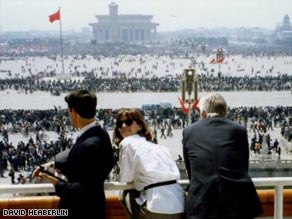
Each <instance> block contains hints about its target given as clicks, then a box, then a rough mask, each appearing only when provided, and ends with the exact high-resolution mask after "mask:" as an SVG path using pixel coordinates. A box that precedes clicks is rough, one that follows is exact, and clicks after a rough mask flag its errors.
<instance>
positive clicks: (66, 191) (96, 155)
mask: <svg viewBox="0 0 292 219" xmlns="http://www.w3.org/2000/svg"><path fill="white" fill-rule="evenodd" d="M72 150H73V149H72ZM68 159H69V160H68V161H67V162H68V164H67V165H64V163H62V165H60V166H59V164H58V162H56V163H55V166H56V168H57V169H58V168H62V167H63V168H64V167H66V168H68V169H60V170H61V172H64V173H65V175H66V176H67V178H68V180H69V182H68V183H63V182H58V183H57V184H56V194H57V195H58V196H60V197H62V196H68V195H69V196H75V195H76V196H82V193H84V192H90V191H88V189H90V190H92V193H94V192H95V191H96V188H99V189H101V188H102V189H103V183H104V181H105V179H106V177H107V176H108V174H109V172H110V170H111V168H112V166H113V153H112V147H111V144H110V142H109V143H107V141H100V139H99V141H96V138H90V139H87V140H86V141H85V142H82V143H81V144H80V145H78V147H77V149H76V150H75V151H72V154H71V155H70V156H69V157H68ZM60 164H61V163H60Z"/></svg>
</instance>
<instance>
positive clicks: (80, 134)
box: [77, 121, 98, 138]
mask: <svg viewBox="0 0 292 219" xmlns="http://www.w3.org/2000/svg"><path fill="white" fill-rule="evenodd" d="M97 125H98V122H97V121H93V122H91V123H89V124H88V125H86V126H84V127H83V128H82V129H80V131H79V133H78V135H77V138H79V137H80V136H82V135H83V133H84V132H86V131H87V130H88V129H90V128H92V127H94V126H97Z"/></svg>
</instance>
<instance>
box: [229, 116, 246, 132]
mask: <svg viewBox="0 0 292 219" xmlns="http://www.w3.org/2000/svg"><path fill="white" fill-rule="evenodd" d="M226 121H227V122H228V123H229V124H230V125H231V126H233V127H234V128H236V129H238V130H241V131H246V128H245V127H244V126H243V125H242V124H239V123H238V122H235V121H232V120H230V119H228V118H226Z"/></svg>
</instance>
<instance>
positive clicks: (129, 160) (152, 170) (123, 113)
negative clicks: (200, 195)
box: [113, 108, 185, 219]
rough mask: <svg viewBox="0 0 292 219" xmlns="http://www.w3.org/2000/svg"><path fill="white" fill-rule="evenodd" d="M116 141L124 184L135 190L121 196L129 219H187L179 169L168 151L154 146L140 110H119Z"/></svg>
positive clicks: (115, 130) (127, 191)
mask: <svg viewBox="0 0 292 219" xmlns="http://www.w3.org/2000/svg"><path fill="white" fill-rule="evenodd" d="M113 139H114V142H115V143H116V144H117V145H118V146H119V147H120V160H119V161H120V182H122V183H133V185H134V188H135V190H125V191H123V194H122V196H121V202H122V204H123V206H124V208H125V210H126V212H127V214H128V217H129V218H133V219H134V218H135V219H144V218H158V219H181V218H183V217H184V198H185V195H184V191H183V189H182V188H181V186H180V185H179V184H178V183H177V181H176V180H178V179H179V178H180V173H179V170H178V167H177V165H176V163H175V161H174V159H173V158H172V156H171V154H170V152H169V150H168V149H167V148H166V147H164V146H161V145H157V144H154V143H153V142H152V133H151V131H150V129H149V127H148V126H147V124H146V122H145V120H144V118H143V115H142V114H141V112H140V110H138V109H129V108H124V109H121V110H119V112H118V114H117V117H116V125H115V128H114V136H113Z"/></svg>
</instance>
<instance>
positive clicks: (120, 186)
mask: <svg viewBox="0 0 292 219" xmlns="http://www.w3.org/2000/svg"><path fill="white" fill-rule="evenodd" d="M252 180H253V182H254V184H255V186H256V187H261V188H262V187H274V189H275V196H274V218H275V219H283V190H284V186H292V177H264V178H253V179H252ZM179 183H180V185H182V186H183V187H184V186H186V185H187V184H188V183H189V180H179ZM131 188H133V185H131V184H125V183H118V182H106V183H105V190H107V191H117V190H124V189H131ZM52 192H55V187H54V186H53V185H52V184H49V183H42V184H22V185H7V184H6V185H5V184H2V185H0V194H27V193H31V194H34V193H52Z"/></svg>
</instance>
